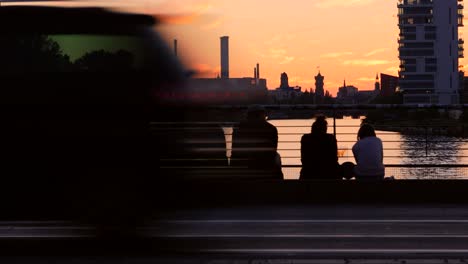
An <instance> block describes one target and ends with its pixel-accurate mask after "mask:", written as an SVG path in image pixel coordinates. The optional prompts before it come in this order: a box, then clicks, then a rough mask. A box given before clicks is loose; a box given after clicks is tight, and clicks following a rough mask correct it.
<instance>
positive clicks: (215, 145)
mask: <svg viewBox="0 0 468 264" xmlns="http://www.w3.org/2000/svg"><path fill="white" fill-rule="evenodd" d="M155 133H156V136H157V138H158V142H159V143H158V147H159V156H160V159H159V166H160V172H161V173H162V174H163V175H165V177H166V178H167V179H175V180H180V179H206V178H221V177H222V175H221V174H222V173H224V170H223V168H227V166H228V160H227V156H226V140H225V136H224V131H223V129H222V128H221V127H220V126H218V125H217V124H214V123H205V122H187V121H181V122H177V123H176V124H171V125H163V126H162V127H158V128H156V132H155Z"/></svg>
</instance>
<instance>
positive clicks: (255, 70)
mask: <svg viewBox="0 0 468 264" xmlns="http://www.w3.org/2000/svg"><path fill="white" fill-rule="evenodd" d="M254 79H255V81H256V80H257V68H254Z"/></svg>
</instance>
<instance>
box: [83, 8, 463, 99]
mask: <svg viewBox="0 0 468 264" xmlns="http://www.w3.org/2000/svg"><path fill="white" fill-rule="evenodd" d="M86 3H88V4H89V3H95V4H98V5H102V4H103V3H107V4H108V3H112V5H114V6H119V7H123V8H125V9H129V10H136V11H139V12H146V13H149V14H166V15H171V17H170V18H171V19H170V20H169V22H170V23H169V24H165V25H163V26H160V29H161V30H162V31H163V32H164V33H165V34H164V35H165V37H166V38H167V39H168V41H170V43H171V45H172V40H173V39H174V38H177V39H178V41H179V54H180V55H181V57H182V58H183V60H184V62H185V64H186V65H187V67H189V68H192V69H196V70H198V71H199V72H200V75H199V76H202V77H215V76H216V75H217V74H218V72H219V71H220V70H219V65H220V58H219V56H220V50H219V37H220V36H225V35H227V36H229V37H230V76H231V77H249V76H250V77H253V68H254V67H255V65H256V63H257V62H258V63H260V71H261V77H262V78H266V79H268V88H269V89H275V88H277V87H278V86H279V82H280V74H281V73H282V72H287V73H288V75H289V81H290V85H298V86H302V87H303V89H309V88H314V87H315V86H314V83H315V80H314V76H315V75H316V74H317V72H318V67H320V71H321V73H322V75H324V76H325V90H329V91H330V92H331V93H332V94H333V95H334V96H336V91H337V88H338V87H339V86H340V85H342V83H343V80H344V79H346V83H347V84H349V85H354V86H356V87H358V88H359V89H360V90H370V89H373V88H374V82H375V75H376V73H387V74H393V75H397V71H398V65H399V60H398V50H397V48H398V46H397V38H398V32H399V30H398V26H397V23H398V21H397V16H396V14H397V1H393V0H289V1H287V0H178V1H174V0H131V1H130V0H100V1H93V0H89V1H88V2H86ZM465 30H466V29H465V28H461V30H460V36H461V37H463V32H464V31H465ZM460 64H461V65H465V64H466V63H465V60H464V59H462V60H461V61H460Z"/></svg>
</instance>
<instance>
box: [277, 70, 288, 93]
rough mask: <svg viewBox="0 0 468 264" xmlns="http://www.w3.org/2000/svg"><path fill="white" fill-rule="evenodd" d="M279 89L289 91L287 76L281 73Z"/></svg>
mask: <svg viewBox="0 0 468 264" xmlns="http://www.w3.org/2000/svg"><path fill="white" fill-rule="evenodd" d="M279 88H280V89H289V78H288V74H287V73H285V72H283V73H282V74H281V84H280V87H279Z"/></svg>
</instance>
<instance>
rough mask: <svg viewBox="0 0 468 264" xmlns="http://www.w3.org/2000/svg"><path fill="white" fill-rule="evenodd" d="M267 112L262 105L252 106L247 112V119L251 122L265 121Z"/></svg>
mask: <svg viewBox="0 0 468 264" xmlns="http://www.w3.org/2000/svg"><path fill="white" fill-rule="evenodd" d="M265 118H266V110H265V107H263V106H261V105H252V106H250V107H249V109H248V110H247V119H248V120H251V121H255V120H262V121H265Z"/></svg>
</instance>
